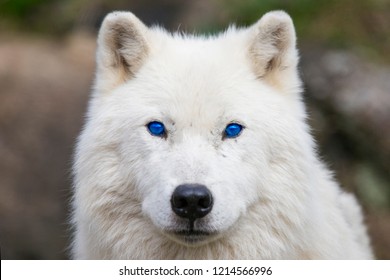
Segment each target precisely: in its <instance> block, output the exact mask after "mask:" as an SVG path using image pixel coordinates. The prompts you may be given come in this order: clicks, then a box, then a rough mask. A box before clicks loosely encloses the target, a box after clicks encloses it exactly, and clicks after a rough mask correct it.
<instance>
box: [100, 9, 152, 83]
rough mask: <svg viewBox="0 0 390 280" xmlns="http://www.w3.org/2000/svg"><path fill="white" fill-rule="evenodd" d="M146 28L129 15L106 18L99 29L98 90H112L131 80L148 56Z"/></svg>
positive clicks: (112, 15)
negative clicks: (99, 83) (101, 83)
mask: <svg viewBox="0 0 390 280" xmlns="http://www.w3.org/2000/svg"><path fill="white" fill-rule="evenodd" d="M147 33H148V28H147V27H146V26H145V25H144V24H143V23H142V22H141V21H140V20H139V19H138V18H137V17H136V16H134V15H133V14H132V13H130V12H112V13H110V14H108V15H107V16H106V17H105V19H104V21H103V23H102V26H101V28H100V31H99V35H98V46H97V58H96V60H97V61H96V63H97V75H98V76H99V77H98V79H97V82H103V83H104V85H100V87H98V88H102V87H103V88H105V89H108V90H109V89H112V88H113V87H114V86H116V85H118V84H120V83H121V82H124V81H125V80H126V79H129V78H131V77H132V76H134V74H135V73H136V72H137V70H138V69H139V68H140V67H141V66H142V63H143V62H144V60H145V58H146V57H147V54H148V50H149V48H148V44H147Z"/></svg>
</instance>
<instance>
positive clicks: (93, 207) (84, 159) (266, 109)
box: [73, 11, 326, 258]
mask: <svg viewBox="0 0 390 280" xmlns="http://www.w3.org/2000/svg"><path fill="white" fill-rule="evenodd" d="M295 41H296V39H295V32H294V28H293V24H292V21H291V19H290V17H289V16H288V15H287V14H286V13H284V12H281V11H278V12H271V13H268V14H266V15H264V16H263V17H262V18H261V19H260V20H259V21H258V22H257V23H255V24H254V25H253V26H251V27H249V28H245V29H237V28H235V27H231V28H229V29H228V30H227V31H225V32H224V33H222V34H219V35H216V36H209V37H195V36H189V35H181V34H169V33H167V32H166V31H164V30H162V29H160V28H147V27H146V26H145V25H144V24H143V23H142V22H140V21H139V20H138V19H137V18H136V17H135V16H134V15H133V14H131V13H128V12H115V13H112V14H109V15H108V16H107V17H106V18H105V20H104V22H103V25H102V27H101V30H100V33H99V37H98V50H97V73H96V82H95V86H94V92H93V96H92V98H91V102H90V106H89V111H88V116H87V122H86V125H85V128H84V130H83V132H82V134H81V136H80V139H79V143H78V146H77V151H76V160H75V165H74V170H75V196H74V215H73V217H74V224H75V225H76V235H75V236H76V238H75V245H74V248H76V252H75V255H76V257H91V256H92V257H98V258H137V257H139V258H145V257H149V256H150V255H147V254H144V252H145V251H148V250H149V251H150V252H151V251H156V250H159V249H158V248H159V247H161V246H165V245H166V246H168V245H167V244H170V245H169V248H170V249H169V250H171V252H172V254H171V255H159V258H164V257H165V258H166V257H170V258H176V257H178V256H180V254H183V257H190V256H192V257H194V258H196V256H195V255H191V254H192V253H193V252H196V251H188V252H190V253H189V254H187V255H184V253H183V252H185V250H188V248H194V247H196V248H201V247H202V246H203V247H205V246H212V245H209V244H214V245H215V244H217V242H219V241H218V240H220V239H223V240H225V243H226V242H228V241H226V240H230V239H229V238H230V237H231V240H233V239H234V238H233V237H234V236H238V234H236V233H237V232H241V236H243V235H244V236H246V237H245V238H246V240H245V242H244V243H245V244H247V245H248V246H246V247H245V246H241V247H242V248H244V247H245V248H247V251H246V253H247V256H252V257H253V256H256V257H259V256H260V257H270V258H275V257H283V256H284V257H286V256H287V257H289V258H290V257H297V256H298V254H299V253H298V251H299V250H303V249H302V248H301V247H303V246H305V242H309V241H308V240H309V238H303V237H302V238H301V236H304V235H305V234H308V233H309V232H310V230H311V229H310V227H308V226H307V225H308V224H310V223H313V221H315V220H316V218H313V216H314V217H316V215H318V217H319V216H321V215H322V214H321V213H320V211H316V210H313V208H312V206H313V203H314V202H313V201H315V199H316V197H317V196H316V195H315V191H314V189H313V188H312V187H310V186H315V185H321V184H323V183H320V181H323V180H325V179H323V178H325V177H326V175H323V174H322V173H324V172H322V173H321V172H319V173H318V170H317V169H316V168H317V167H316V166H319V164H318V162H317V160H316V158H315V152H314V150H313V143H312V139H311V137H310V135H309V133H308V129H307V125H306V122H305V111H304V108H303V105H302V102H301V100H300V99H301V98H300V79H299V77H298V74H297V72H298V71H297V61H298V55H297V50H296V47H295ZM319 168H321V167H319ZM314 169H315V170H314ZM316 172H317V173H316ZM320 173H321V174H320ZM314 174H315V175H314ZM319 177H321V178H322V179H320V178H319ZM248 229H249V230H248ZM133 240H137V242H143V246H141V247H143V248H142V249H141V248H140V246H137V244H134V241H133ZM221 242H222V241H221ZM229 242H232V244H235V243H237V242H241V241H237V240H236V241H229ZM234 242H235V243H234ZM253 242H256V244H257V245H256V246H260V247H261V253H259V251H256V250H255V249H251V246H252V245H251V244H252V243H253ZM317 243H319V244H321V242H317ZM172 244H176V245H175V246H177V247H175V248H176V249H175V250H176V251H174V250H173V249H172V248H173V247H172V246H173V245H172ZM229 244H230V243H229ZM294 244H295V245H294ZM145 246H149V247H150V248H149V249H146V248H145ZM235 246H236V245H231V244H230V245H226V248H230V247H235ZM293 246H296V248H294V250H295V251H293V249H291V248H292V247H293ZM310 246H312V245H310ZM236 247H237V246H236ZM238 247H240V246H238ZM252 247H253V246H252ZM218 248H222V246H220V247H218ZM289 248H290V249H289ZM237 250H238V249H237ZM251 250H252V251H253V253H250V254H248V252H251ZM288 250H290V251H291V252H294V253H292V254H289V255H288V254H287V253H286V254H284V255H283V254H282V252H284V251H286V252H287V251H288ZM224 254H225V255H223V254H222V255H221V256H219V257H222V258H223V257H228V256H229V254H228V253H226V252H225V253H224ZM230 256H241V257H244V254H241V255H240V254H238V253H237V252H235V251H234V250H233V252H231V253H230ZM204 257H207V255H205V254H204Z"/></svg>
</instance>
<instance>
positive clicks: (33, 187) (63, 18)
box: [0, 0, 390, 259]
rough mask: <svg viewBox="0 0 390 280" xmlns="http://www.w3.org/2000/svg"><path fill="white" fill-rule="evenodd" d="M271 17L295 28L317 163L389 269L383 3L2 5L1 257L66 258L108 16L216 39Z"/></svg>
mask: <svg viewBox="0 0 390 280" xmlns="http://www.w3.org/2000/svg"><path fill="white" fill-rule="evenodd" d="M273 9H283V10H285V11H287V12H288V13H290V15H291V16H292V17H293V20H294V22H295V25H296V28H297V35H298V45H299V49H300V54H301V64H300V71H301V76H302V78H303V80H304V84H305V95H304V96H305V100H306V102H307V105H308V111H309V114H310V118H309V121H310V123H311V125H312V127H313V131H312V132H313V134H314V136H315V138H316V140H317V141H318V144H319V153H320V155H321V157H322V158H323V159H324V161H325V162H326V163H327V164H328V165H329V166H330V167H331V168H332V169H333V170H334V172H335V177H336V178H337V180H338V181H340V182H341V184H342V186H343V188H345V189H346V190H347V191H349V192H353V193H355V194H356V196H357V197H358V199H359V200H360V202H361V204H362V205H363V207H364V212H365V218H366V223H367V225H368V227H369V233H370V236H371V239H372V244H373V247H374V249H375V253H376V257H377V258H379V259H390V0H360V1H355V0H301V1H292V0H290V1H289V0H273V1H271V0H225V1H222V0H197V1H189V0H188V1H185V0H182V1H179V0H165V1H153V0H143V1H140V0H138V1H136V0H96V1H87V0H63V1H60V0H0V245H1V254H2V256H1V258H2V259H66V258H68V257H69V255H68V253H67V247H68V245H69V237H70V231H69V225H68V217H69V207H68V206H69V199H70V192H71V162H72V154H73V148H74V144H75V140H76V137H77V134H78V133H79V131H80V129H81V127H82V123H83V117H84V112H85V109H86V104H87V99H88V95H89V92H90V87H91V84H92V81H93V73H94V56H95V47H96V45H95V39H96V32H97V30H98V28H99V25H100V23H101V21H102V19H103V17H104V16H105V15H106V14H107V13H108V12H110V11H112V10H130V11H132V12H134V13H135V14H136V15H137V16H138V17H139V18H141V19H142V20H143V21H144V22H145V23H146V24H148V25H153V24H159V25H162V26H164V27H165V28H167V29H168V30H171V31H176V30H182V31H187V32H195V33H215V32H217V31H220V30H222V29H224V28H226V27H227V26H228V25H229V24H230V23H237V24H238V25H249V24H252V23H254V22H255V21H256V20H257V19H258V18H259V17H260V16H261V15H262V14H264V13H265V12H267V11H269V10H273Z"/></svg>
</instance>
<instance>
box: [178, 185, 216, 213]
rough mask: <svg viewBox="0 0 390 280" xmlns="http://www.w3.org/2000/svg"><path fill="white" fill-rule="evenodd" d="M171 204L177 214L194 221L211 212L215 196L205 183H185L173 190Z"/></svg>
mask: <svg viewBox="0 0 390 280" xmlns="http://www.w3.org/2000/svg"><path fill="white" fill-rule="evenodd" d="M171 205H172V210H173V212H175V213H176V215H178V216H179V217H182V218H187V219H190V221H194V220H195V219H199V218H202V217H204V216H206V215H207V214H208V213H210V211H211V209H212V208H213V196H212V195H211V192H210V191H209V189H208V188H206V187H205V186H203V185H199V184H184V185H180V186H178V187H177V188H176V189H175V191H174V192H173V194H172V198H171Z"/></svg>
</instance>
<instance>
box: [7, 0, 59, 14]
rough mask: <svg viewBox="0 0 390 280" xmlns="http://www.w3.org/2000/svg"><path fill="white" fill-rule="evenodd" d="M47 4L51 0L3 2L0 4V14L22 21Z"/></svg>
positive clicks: (11, 0)
mask: <svg viewBox="0 0 390 280" xmlns="http://www.w3.org/2000/svg"><path fill="white" fill-rule="evenodd" d="M49 2H52V0H5V1H3V2H1V3H0V13H1V15H3V16H8V17H14V18H19V19H22V18H23V17H25V16H27V15H28V14H31V13H33V12H35V11H36V9H37V8H38V7H40V6H41V5H44V4H47V3H49Z"/></svg>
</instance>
